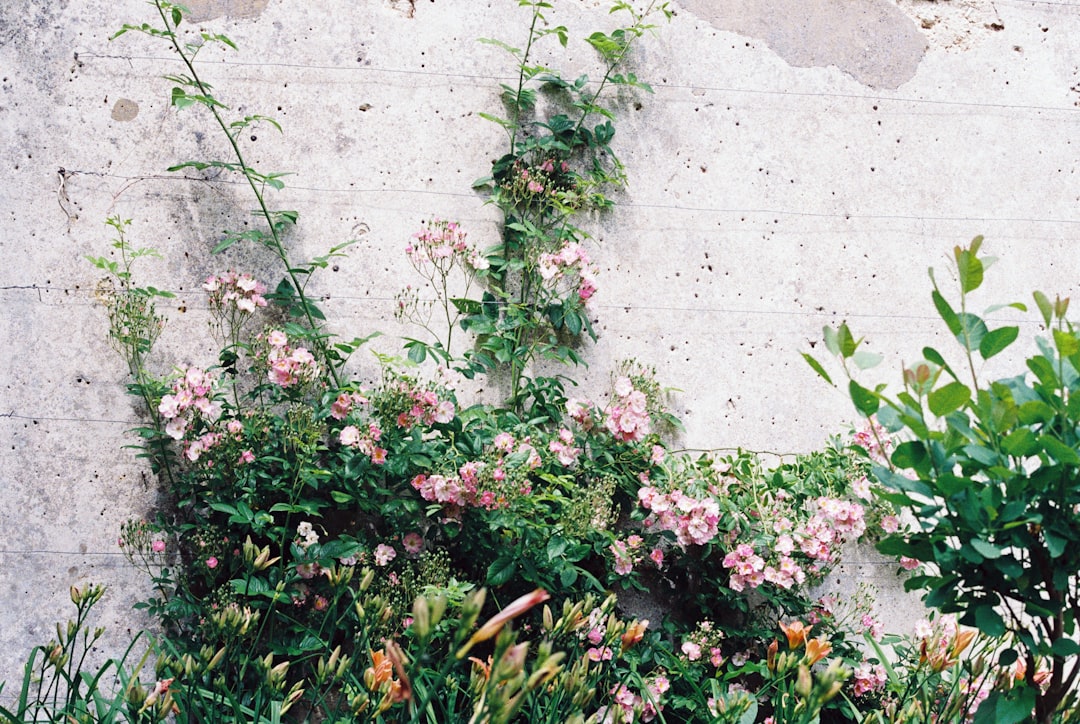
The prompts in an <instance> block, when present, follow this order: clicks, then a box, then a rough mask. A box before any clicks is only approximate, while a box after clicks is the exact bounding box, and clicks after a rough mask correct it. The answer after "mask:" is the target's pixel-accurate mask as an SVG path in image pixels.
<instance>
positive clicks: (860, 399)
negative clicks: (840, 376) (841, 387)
mask: <svg viewBox="0 0 1080 724" xmlns="http://www.w3.org/2000/svg"><path fill="white" fill-rule="evenodd" d="M848 393H849V394H850V395H851V401H852V402H853V403H855V409H856V410H858V411H859V413H860V414H861V415H862V416H863V417H870V416H871V415H873V414H874V413H875V412H877V411H878V408H879V407H880V406H881V405H880V404H879V403H878V398H877V395H875V394H874V393H873V392H871V391H870V390H868V389H866V388H865V387H863V386H862V385H860V384H859V383H858V382H856V381H855V380H851V381H850V382H849V383H848Z"/></svg>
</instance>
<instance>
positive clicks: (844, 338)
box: [836, 322, 862, 359]
mask: <svg viewBox="0 0 1080 724" xmlns="http://www.w3.org/2000/svg"><path fill="white" fill-rule="evenodd" d="M836 336H837V338H838V340H839V342H840V354H841V356H843V358H844V359H848V358H849V357H851V356H852V355H853V354H855V350H856V349H858V348H859V342H861V341H862V340H857V339H855V338H854V337H853V336H852V335H851V330H850V329H849V328H848V326H847V322H844V323H842V324H841V325H840V328H839V329H838V330H837V331H836Z"/></svg>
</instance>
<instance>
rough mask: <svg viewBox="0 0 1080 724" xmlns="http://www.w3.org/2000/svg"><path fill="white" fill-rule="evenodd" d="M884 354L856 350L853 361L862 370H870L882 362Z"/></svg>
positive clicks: (852, 357)
mask: <svg viewBox="0 0 1080 724" xmlns="http://www.w3.org/2000/svg"><path fill="white" fill-rule="evenodd" d="M881 360H882V356H881V355H879V354H875V353H874V352H865V351H864V352H856V353H855V354H853V355H852V356H851V361H852V362H854V363H855V366H856V367H858V368H859V369H861V370H868V369H871V368H873V367H877V366H878V365H879V364H881Z"/></svg>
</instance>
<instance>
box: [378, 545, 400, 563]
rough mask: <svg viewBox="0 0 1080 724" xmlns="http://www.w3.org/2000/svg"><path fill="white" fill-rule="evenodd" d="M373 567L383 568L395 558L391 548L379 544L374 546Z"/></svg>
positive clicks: (395, 552) (394, 552) (395, 553)
mask: <svg viewBox="0 0 1080 724" xmlns="http://www.w3.org/2000/svg"><path fill="white" fill-rule="evenodd" d="M374 556H375V565H377V566H385V565H386V564H387V563H389V562H390V561H392V560H394V559H395V558H397V551H396V550H394V549H393V547H392V546H388V545H386V544H385V543H380V544H379V545H377V546H375V553H374Z"/></svg>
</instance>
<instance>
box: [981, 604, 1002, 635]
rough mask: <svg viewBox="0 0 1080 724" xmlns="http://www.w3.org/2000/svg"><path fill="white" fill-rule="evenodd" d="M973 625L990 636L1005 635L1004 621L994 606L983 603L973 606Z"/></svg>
mask: <svg viewBox="0 0 1080 724" xmlns="http://www.w3.org/2000/svg"><path fill="white" fill-rule="evenodd" d="M975 627H976V628H978V629H979V630H980V631H982V632H983V633H984V634H986V635H987V636H990V637H991V638H997V637H998V636H1004V635H1005V631H1006V628H1005V621H1004V620H1003V619H1002V618H1001V614H999V613H998V612H997V611H995V610H994V607H993V606H991V605H990V604H988V603H984V604H982V605H980V606H977V607H976V608H975Z"/></svg>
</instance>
